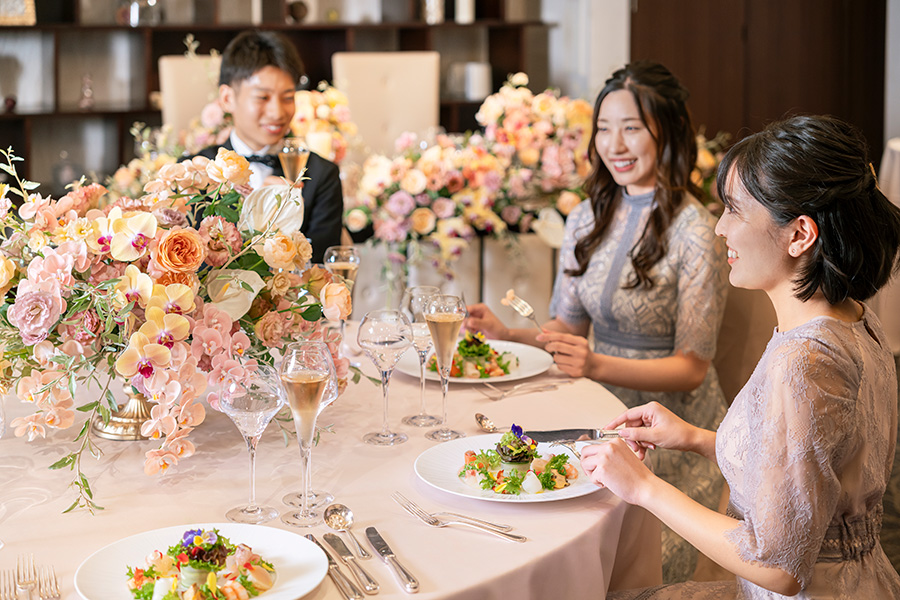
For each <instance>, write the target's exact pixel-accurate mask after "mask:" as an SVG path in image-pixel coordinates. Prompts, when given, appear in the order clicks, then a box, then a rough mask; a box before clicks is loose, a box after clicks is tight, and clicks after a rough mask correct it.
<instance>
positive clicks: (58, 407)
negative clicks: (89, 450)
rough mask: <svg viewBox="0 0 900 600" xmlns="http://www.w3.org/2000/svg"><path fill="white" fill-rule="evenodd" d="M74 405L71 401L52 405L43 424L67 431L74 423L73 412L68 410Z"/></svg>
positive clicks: (61, 401)
mask: <svg viewBox="0 0 900 600" xmlns="http://www.w3.org/2000/svg"><path fill="white" fill-rule="evenodd" d="M73 405H74V402H72V400H71V399H67V400H60V401H59V402H55V403H52V404H51V405H50V407H49V408H48V409H47V412H46V413H45V416H44V422H45V423H46V424H47V426H48V427H53V428H54V429H67V428H69V427H71V426H72V424H73V423H75V412H74V411H72V410H69V408H71V407H72V406H73Z"/></svg>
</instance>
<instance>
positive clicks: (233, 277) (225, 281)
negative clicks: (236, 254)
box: [206, 269, 266, 321]
mask: <svg viewBox="0 0 900 600" xmlns="http://www.w3.org/2000/svg"><path fill="white" fill-rule="evenodd" d="M264 287H266V282H265V281H263V279H262V277H260V276H259V273H257V272H256V271H244V270H242V269H220V270H218V271H213V272H212V273H210V274H209V284H208V285H207V286H206V290H207V292H209V298H210V300H211V302H209V304H212V305H213V306H215V307H216V308H218V309H219V310H223V311H225V312H226V313H228V316H229V317H231V318H232V319H233V320H235V321H237V320H238V319H240V318H241V317H243V316H244V315H245V314H247V311H248V310H250V305H251V304H253V299H254V298H256V295H257V294H258V293H259V292H260V290H262V289H263V288H264Z"/></svg>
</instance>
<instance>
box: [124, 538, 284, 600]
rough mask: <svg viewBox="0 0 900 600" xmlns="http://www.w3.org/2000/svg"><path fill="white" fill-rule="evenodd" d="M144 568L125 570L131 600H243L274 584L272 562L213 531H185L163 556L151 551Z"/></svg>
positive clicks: (160, 553) (260, 592) (158, 551)
mask: <svg viewBox="0 0 900 600" xmlns="http://www.w3.org/2000/svg"><path fill="white" fill-rule="evenodd" d="M145 562H146V565H145V566H144V567H128V570H127V575H128V589H129V590H130V591H131V594H132V596H134V598H135V599H136V600H247V599H248V598H252V597H254V596H259V595H260V594H262V593H263V592H265V591H267V590H269V589H270V588H271V587H272V585H273V584H274V583H275V569H274V567H273V566H272V564H271V563H268V562H266V561H265V560H263V559H262V558H261V557H260V556H259V555H258V554H255V553H254V552H253V550H252V549H251V548H250V547H249V546H246V545H244V544H237V545H235V544H232V543H231V541H230V540H229V539H228V538H226V537H224V536H222V535H220V534H219V530H218V529H210V530H206V531H204V530H202V529H189V530H188V531H185V532H184V535H183V536H182V538H181V541H180V542H178V543H177V544H175V545H173V546H170V547H169V549H168V550H166V551H165V552H161V551H160V550H154V551H153V552H151V553H150V554H149V555H147V558H146V559H145Z"/></svg>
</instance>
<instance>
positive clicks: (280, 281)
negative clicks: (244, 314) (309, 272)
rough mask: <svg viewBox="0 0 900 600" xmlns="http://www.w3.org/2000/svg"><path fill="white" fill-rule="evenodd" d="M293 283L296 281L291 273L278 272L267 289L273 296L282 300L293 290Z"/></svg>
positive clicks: (267, 284) (267, 283)
mask: <svg viewBox="0 0 900 600" xmlns="http://www.w3.org/2000/svg"><path fill="white" fill-rule="evenodd" d="M293 283H294V281H293V278H292V277H291V274H290V273H288V272H287V271H278V272H277V273H275V274H274V275H272V277H270V278H269V281H267V282H266V289H268V290H269V291H270V292H271V293H272V295H273V296H275V297H278V298H280V297H282V296H284V295H285V294H287V293H288V290H289V289H291V286H292V285H293Z"/></svg>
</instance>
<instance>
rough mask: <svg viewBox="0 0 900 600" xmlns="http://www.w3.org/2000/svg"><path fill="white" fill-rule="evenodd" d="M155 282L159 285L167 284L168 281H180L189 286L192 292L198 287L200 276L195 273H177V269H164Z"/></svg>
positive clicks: (195, 291)
mask: <svg viewBox="0 0 900 600" xmlns="http://www.w3.org/2000/svg"><path fill="white" fill-rule="evenodd" d="M156 283H158V284H160V285H169V284H170V283H180V284H182V285H186V286H187V287H189V288H191V291H192V292H194V294H196V293H197V291H198V290H199V289H200V278H199V277H197V274H196V273H179V272H178V271H166V272H164V273H163V274H162V275H161V276H160V277H158V278H157V279H156Z"/></svg>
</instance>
